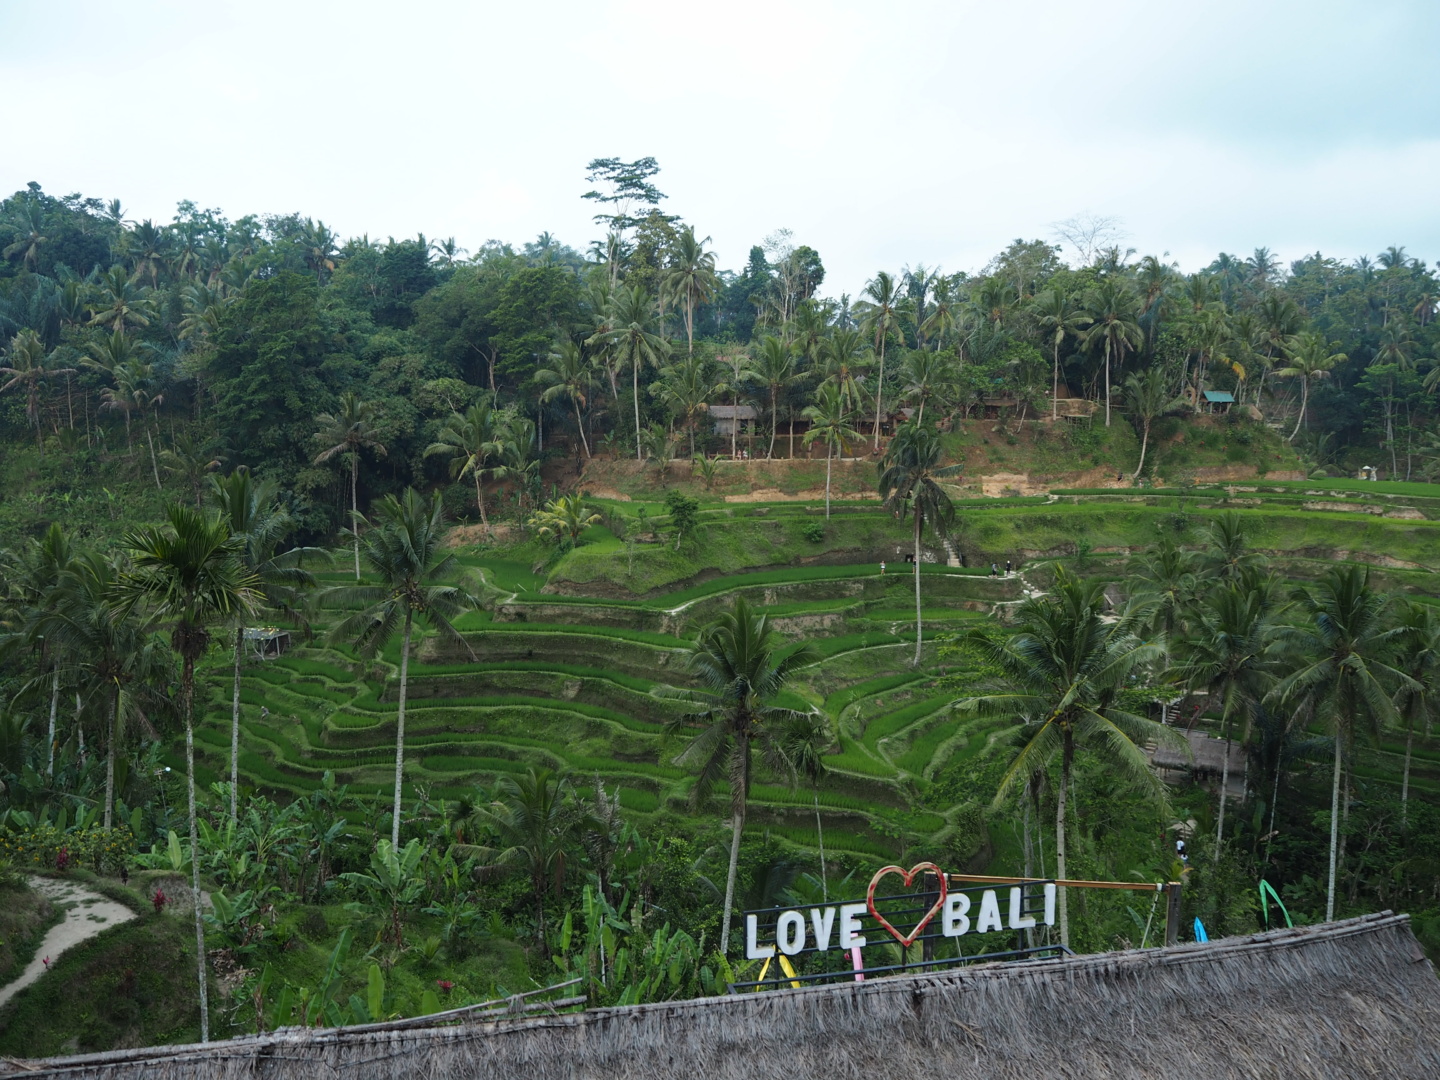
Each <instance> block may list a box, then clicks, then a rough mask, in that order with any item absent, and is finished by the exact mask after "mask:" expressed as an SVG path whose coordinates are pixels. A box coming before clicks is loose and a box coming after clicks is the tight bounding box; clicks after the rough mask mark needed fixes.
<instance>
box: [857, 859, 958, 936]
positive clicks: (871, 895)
mask: <svg viewBox="0 0 1440 1080" xmlns="http://www.w3.org/2000/svg"><path fill="white" fill-rule="evenodd" d="M922 870H929V871H930V872H931V873H933V874H934V875H935V880H936V881H938V882H939V883H940V895H939V897H938V898H937V899H936V901H935V903H933V904H931V905H930V910H929V911H927V912H925V915H924V917H923V918H922V919H921V920H920V921H919V922H918V923H916V924H915V929H913V930H911V931H910V933H908V934H902V933H900V931H899V930H896V929H895V927H893V926H892V925H890V920H889V919H887V918H885V916H884V915H881V914H880V912H878V911H876V910H875V886H876V885H879V884H880V879H881V878H883V877H884V876H885V875H886V874H899V875H900V877H901V878H902V879H903V880H904V882H905V884H906V886H907V887H908V886H909V884H910V883H911V882H912V881H914V880H915V875H916V874H918V873H920V872H921V871H922ZM948 891H949V883H948V882H947V880H946V878H945V874H944V872H943V871H942V870H941V869H940V868H939V867H938V866H936V865H935V864H934V863H933V862H922V863H916V864H915V865H914V866H912V867H911V868H910V869H909V870H906V869H905V868H904V867H903V866H882V867H881V868H880V869H879V870H877V871H875V876H874V877H872V878H871V879H870V888H869V889H867V890H866V891H865V906H866V907H867V908H869V909H870V914H871V915H873V916H875V921H876V922H878V923H879V924H880V925H881V926H883V927H884V928H885V929H886V930H888V931H890V934H891V936H892V937H894V938H895V940H896V941H898V942H900V944H901V945H903V946H904V947H905V948H907V949H908V948H909V947H910V946H911V945H913V944H915V939H916V938H918V937H919V936H920V934H921V932H922V931H924V929H925V927H927V926H929V925H930V920H931V919H933V918H935V916H936V915H938V914H939V913H940V909H941V908H942V907H944V906H945V896H946V894H947V893H948Z"/></svg>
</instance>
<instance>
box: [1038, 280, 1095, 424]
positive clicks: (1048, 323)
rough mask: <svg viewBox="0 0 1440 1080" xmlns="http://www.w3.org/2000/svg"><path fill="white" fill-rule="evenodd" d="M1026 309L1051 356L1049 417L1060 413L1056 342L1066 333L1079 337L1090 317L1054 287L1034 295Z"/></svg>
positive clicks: (1091, 320)
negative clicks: (1051, 383)
mask: <svg viewBox="0 0 1440 1080" xmlns="http://www.w3.org/2000/svg"><path fill="white" fill-rule="evenodd" d="M1030 311H1031V313H1032V314H1033V315H1034V316H1035V321H1036V322H1037V323H1039V324H1040V329H1041V331H1043V332H1044V334H1045V336H1046V337H1048V338H1049V339H1050V347H1051V351H1052V357H1053V376H1052V382H1053V385H1052V387H1051V390H1050V419H1051V420H1054V419H1056V418H1057V417H1059V415H1060V346H1061V345H1063V344H1065V339H1066V338H1067V337H1079V336H1080V332H1081V331H1082V330H1084V329H1085V327H1087V326H1089V325H1090V324H1091V322H1093V321H1094V320H1093V319H1091V318H1090V316H1089V315H1087V314H1085V312H1083V311H1081V310H1080V309H1079V308H1077V307H1076V306H1075V303H1074V301H1073V300H1071V299H1070V297H1069V296H1067V295H1066V294H1065V293H1062V292H1061V291H1060V290H1058V289H1046V290H1045V291H1044V292H1042V293H1041V294H1040V295H1039V296H1037V297H1035V299H1034V300H1033V301H1031V304H1030Z"/></svg>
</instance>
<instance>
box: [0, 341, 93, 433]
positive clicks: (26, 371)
mask: <svg viewBox="0 0 1440 1080" xmlns="http://www.w3.org/2000/svg"><path fill="white" fill-rule="evenodd" d="M58 352H59V350H58V349H57V350H56V351H55V352H51V353H47V352H46V351H45V343H44V342H43V341H41V340H40V335H39V334H37V333H36V332H35V331H34V330H21V331H20V332H19V333H18V334H16V335H15V336H14V337H13V338H11V339H10V347H9V348H8V349H6V350H5V363H4V365H3V366H0V376H5V375H8V376H9V377H10V378H9V381H8V382H6V383H4V384H3V385H0V394H3V393H4V392H5V391H6V390H14V389H16V388H17V387H19V388H21V389H23V390H24V391H25V418H26V419H27V420H29V421H30V423H31V424H33V425H34V427H35V445H36V446H37V447H38V448H39V450H40V452H41V453H42V454H43V453H44V452H45V444H44V442H43V441H42V440H41V438H40V384H41V383H42V382H44V381H45V380H46V379H53V378H55V377H56V376H59V375H74V374H75V370H76V369H75V368H73V367H58V366H57V364H56V360H57V355H56V354H57V353H58Z"/></svg>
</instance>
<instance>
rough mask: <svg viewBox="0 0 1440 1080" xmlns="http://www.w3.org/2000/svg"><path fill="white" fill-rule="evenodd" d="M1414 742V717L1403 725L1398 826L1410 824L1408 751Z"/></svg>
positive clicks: (1405, 826)
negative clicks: (1403, 769) (1402, 766)
mask: <svg viewBox="0 0 1440 1080" xmlns="http://www.w3.org/2000/svg"><path fill="white" fill-rule="evenodd" d="M1414 743H1415V718H1414V717H1413V716H1412V717H1411V718H1410V722H1409V723H1408V724H1407V725H1406V726H1405V771H1404V772H1403V773H1401V776H1400V826H1401V828H1409V826H1410V751H1411V748H1412V747H1413V745H1414Z"/></svg>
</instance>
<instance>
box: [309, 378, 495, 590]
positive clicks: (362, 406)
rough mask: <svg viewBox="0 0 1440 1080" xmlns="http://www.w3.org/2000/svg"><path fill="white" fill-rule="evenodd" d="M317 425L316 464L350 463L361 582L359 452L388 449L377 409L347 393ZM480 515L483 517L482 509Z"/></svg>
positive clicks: (353, 529) (357, 571)
mask: <svg viewBox="0 0 1440 1080" xmlns="http://www.w3.org/2000/svg"><path fill="white" fill-rule="evenodd" d="M315 422H316V423H317V424H319V425H320V427H319V430H317V431H316V432H315V441H316V442H318V443H319V444H320V446H321V447H322V449H321V451H320V453H318V454H316V455H315V464H316V465H323V464H324V463H325V462H327V461H329V460H331V459H332V458H335V457H344V458H345V459H346V460H347V461H349V463H350V529H351V532H352V534H353V538H354V543H355V580H356V581H359V580H360V486H359V485H360V452H361V451H362V450H372V451H374V452H375V453H377V454H380V455H382V456H383V455H384V454H385V447H384V446H383V445H382V444H381V442H380V440H379V439H377V438H376V437H375V406H374V404H372V403H371V402H368V401H361V400H360V397H359V395H357V394H355V393H353V392H352V391H349V390H347V391H345V393H343V394H341V395H340V410H339V412H334V413H321V414H320V415H319V416H317V417H316V418H315ZM481 516H482V517H483V516H484V512H483V510H482V512H481Z"/></svg>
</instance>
